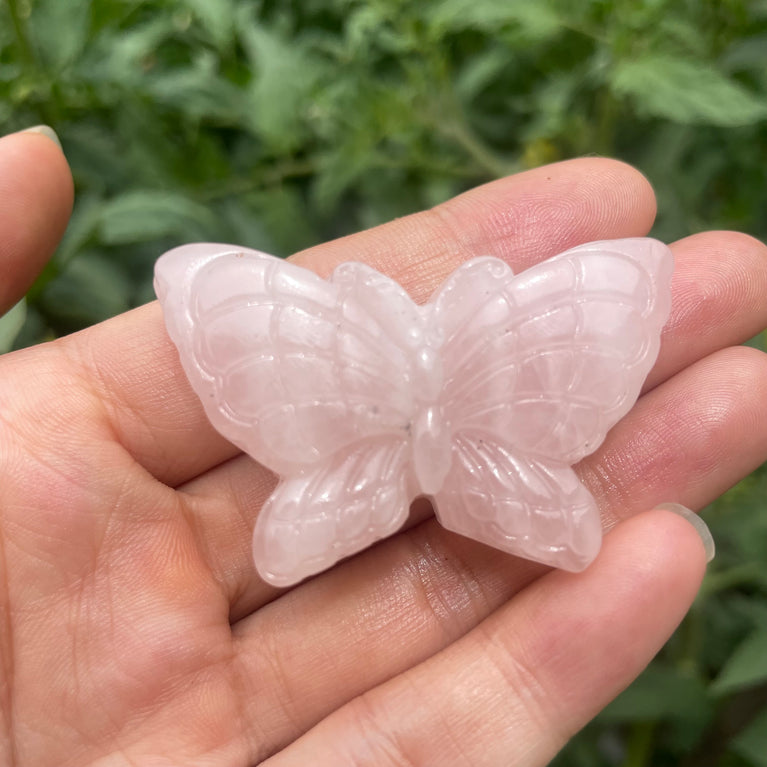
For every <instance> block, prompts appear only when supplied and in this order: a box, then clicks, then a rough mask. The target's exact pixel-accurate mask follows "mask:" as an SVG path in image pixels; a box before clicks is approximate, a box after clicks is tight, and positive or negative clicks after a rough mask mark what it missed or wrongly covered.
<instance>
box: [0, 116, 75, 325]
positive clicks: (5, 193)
mask: <svg viewBox="0 0 767 767" xmlns="http://www.w3.org/2000/svg"><path fill="white" fill-rule="evenodd" d="M73 200H74V183H73V180H72V173H71V171H70V169H69V164H68V163H67V160H66V157H65V156H64V153H63V152H62V151H61V147H60V145H59V144H58V142H57V141H54V140H52V138H51V136H50V134H49V131H47V130H42V128H41V127H40V126H37V127H36V128H35V129H33V130H28V131H22V132H19V133H12V134H10V135H8V136H4V137H2V138H0V265H1V267H2V270H3V273H4V275H6V277H5V279H4V280H3V282H2V285H0V313H1V312H2V311H3V310H5V309H7V308H8V307H9V306H12V305H13V304H14V303H16V301H18V300H19V298H21V296H22V295H23V294H24V293H25V291H26V290H27V289H28V288H29V286H30V285H31V284H32V282H33V281H34V279H35V277H36V276H37V274H38V273H39V272H40V270H41V269H42V267H43V265H44V264H45V263H46V261H47V260H48V258H50V256H51V255H52V253H53V251H54V250H55V248H56V246H57V245H58V243H59V240H60V239H61V237H62V235H63V234H64V230H65V229H66V226H67V223H68V221H69V216H70V213H71V212H72V205H73Z"/></svg>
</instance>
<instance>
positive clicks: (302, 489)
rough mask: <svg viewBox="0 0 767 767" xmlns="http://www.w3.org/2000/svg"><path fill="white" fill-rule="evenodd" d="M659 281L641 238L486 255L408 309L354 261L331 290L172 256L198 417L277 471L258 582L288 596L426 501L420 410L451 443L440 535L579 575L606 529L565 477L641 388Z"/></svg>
mask: <svg viewBox="0 0 767 767" xmlns="http://www.w3.org/2000/svg"><path fill="white" fill-rule="evenodd" d="M672 270H673V259H672V256H671V253H670V251H669V250H668V248H666V247H665V246H664V245H663V244H662V243H659V242H657V241H655V240H648V239H636V240H616V241H608V242H598V243H590V244H588V245H583V246H579V247H576V248H573V249H571V250H569V251H567V252H565V253H563V254H561V255H560V256H557V257H556V258H554V259H551V260H549V261H547V262H545V263H542V264H539V265H538V266H535V267H533V268H531V269H529V270H527V271H525V272H523V273H522V274H521V275H519V276H514V275H513V274H512V272H511V270H510V269H509V268H508V267H507V266H506V265H505V264H504V263H503V262H501V261H499V260H497V259H493V258H479V259H475V260H473V261H470V262H468V263H466V264H464V265H463V266H462V267H460V268H459V269H458V270H456V272H454V273H453V275H452V276H451V277H450V278H449V279H448V280H447V282H446V283H445V284H444V285H443V287H442V288H441V289H440V290H439V291H437V293H436V294H435V296H434V297H433V298H432V301H431V302H430V303H429V304H428V305H427V306H425V307H417V306H415V305H414V304H413V302H412V301H411V300H410V298H409V297H408V296H407V294H406V293H405V291H404V290H403V289H402V288H401V287H400V286H399V285H397V284H396V283H394V282H393V281H392V280H390V279H389V278H387V277H385V276H384V275H381V274H379V273H378V272H375V271H374V270H372V269H370V268H369V267H366V266H364V265H362V264H356V263H347V264H342V265H341V266H339V267H338V268H337V269H336V271H335V272H334V273H333V275H332V277H331V278H330V279H329V280H327V281H326V280H322V279H320V278H319V277H318V276H316V275H315V274H313V273H312V272H310V271H308V270H305V269H302V268H300V267H297V266H295V265H293V264H290V263H288V262H284V261H282V260H280V259H275V258H273V257H272V256H268V255H266V254H264V253H259V252H258V251H251V250H246V249H242V248H237V247H233V246H227V245H210V244H200V245H190V246H185V247H182V248H177V249H176V250H174V251H171V252H169V253H167V254H165V255H164V256H163V257H162V258H161V259H160V260H159V261H158V263H157V267H156V270H155V273H156V280H155V285H156V290H157V294H158V297H159V298H160V301H161V303H162V304H163V309H164V314H165V320H166V325H167V327H168V332H169V334H170V336H171V338H172V339H173V341H174V342H175V343H176V345H177V347H178V348H179V353H180V357H181V361H182V364H183V366H184V369H185V371H186V373H187V375H188V377H189V380H190V381H191V383H192V386H193V387H194V389H195V391H196V392H197V394H198V395H199V396H200V399H201V400H202V402H203V405H204V407H205V409H206V412H207V414H208V416H209V418H210V420H211V422H212V423H213V424H214V426H216V428H218V430H219V431H220V432H221V433H222V434H224V436H226V437H227V438H228V439H230V440H231V441H232V442H234V443H235V444H236V445H238V446H239V447H240V448H241V449H243V450H244V451H245V452H247V453H249V454H250V455H251V456H253V457H254V458H255V459H256V460H258V461H259V462H261V463H262V464H264V465H265V466H267V467H268V468H270V469H272V470H273V471H275V472H277V473H279V474H280V475H281V476H282V481H281V483H280V484H279V486H278V487H277V489H276V490H275V492H274V493H273V494H272V496H271V498H270V499H269V500H268V502H267V503H266V505H265V506H264V508H263V509H262V511H261V513H260V515H259V517H258V521H257V524H256V529H255V531H254V541H253V546H254V556H255V560H256V564H257V567H258V569H259V571H260V573H261V575H262V576H263V577H264V578H265V579H266V580H268V581H269V582H271V583H273V584H275V585H280V586H286V585H290V584H292V583H295V582H297V581H298V580H301V579H302V578H305V577H307V576H309V575H312V574H314V573H316V572H319V571H320V570H323V569H325V568H327V567H329V566H331V565H332V564H333V563H334V562H336V561H338V560H339V559H341V558H343V557H346V556H349V555H351V554H353V553H355V552H356V551H359V550H360V549H362V548H364V547H366V546H368V545H370V544H371V543H373V542H374V541H376V540H378V539H379V538H382V537H384V536H386V535H389V534H390V533H392V532H394V531H395V530H396V529H398V528H399V527H400V525H401V524H402V523H403V521H404V519H405V518H406V516H407V512H408V507H409V504H410V502H411V501H412V499H413V497H414V496H415V495H416V494H417V493H418V492H419V491H418V487H417V481H416V480H415V474H414V471H413V450H414V447H413V441H412V439H411V433H410V430H411V425H412V424H413V423H414V419H416V420H417V417H418V415H419V413H422V412H424V410H423V408H424V407H429V408H430V410H429V412H431V411H432V410H434V408H432V405H435V406H436V410H434V412H438V413H439V417H440V418H443V419H444V420H445V422H446V426H447V431H446V432H445V433H446V434H449V435H451V436H450V439H451V443H449V444H451V447H450V448H449V449H450V450H451V455H452V459H451V460H452V465H451V467H450V471H449V472H448V475H447V478H446V479H445V481H444V484H443V486H442V488H441V489H440V490H439V491H438V492H437V493H436V495H435V496H434V498H433V500H434V503H435V510H436V513H437V516H438V518H439V519H440V521H441V522H442V524H443V525H444V526H445V527H447V528H449V529H451V530H454V531H456V532H458V533H462V534H464V535H468V536H470V537H472V538H475V539H477V540H480V541H483V542H485V543H487V544H489V545H492V546H495V547H497V548H501V549H503V550H505V551H508V552H510V553H512V554H516V555H519V556H523V557H526V558H528V559H534V560H536V561H540V562H544V563H546V564H550V565H554V566H556V567H563V568H565V569H570V570H579V569H582V568H583V567H585V566H586V565H587V564H588V563H589V562H591V560H592V559H593V557H594V556H596V553H597V551H598V549H599V545H600V541H601V525H600V519H599V512H598V509H597V507H596V504H595V502H594V499H593V498H592V497H591V495H590V494H589V493H588V491H587V490H586V489H585V488H584V487H583V486H582V485H581V483H580V482H579V481H578V479H577V477H576V474H575V472H574V471H573V470H572V469H571V468H570V467H571V466H572V465H573V464H574V463H576V462H577V461H578V460H580V459H581V458H582V457H583V456H585V455H587V454H589V453H591V452H592V451H593V450H595V449H596V448H597V447H598V446H599V445H600V444H601V443H602V441H603V440H604V437H605V435H606V433H607V431H608V430H609V429H610V428H611V427H612V426H613V425H614V424H615V423H616V422H617V421H618V420H619V419H620V418H621V417H622V416H623V415H624V414H625V413H626V412H627V411H628V410H629V408H630V407H631V406H632V405H633V403H634V401H635V400H636V398H637V396H638V395H639V392H640V388H641V386H642V383H643V381H644V379H645V377H646V375H647V373H648V372H649V370H650V368H651V367H652V365H653V363H654V362H655V359H656V357H657V354H658V349H659V343H660V341H659V338H660V330H661V328H662V326H663V324H664V323H665V321H666V318H667V316H668V313H669V309H670V289H669V284H670V278H671V273H672ZM427 338H428V339H429V340H428V344H429V349H430V352H429V354H430V355H432V354H433V353H435V352H436V353H437V355H438V356H439V358H440V359H439V362H438V363H433V362H429V363H428V364H438V365H439V369H441V371H442V376H443V379H442V380H443V385H442V391H441V394H439V395H437V397H438V402H436V403H432V402H431V400H429V402H427V403H426V405H425V404H424V403H425V402H426V400H424V392H423V391H420V390H418V389H419V387H422V386H423V385H424V381H426V380H429V381H431V382H432V383H433V382H434V381H435V380H438V379H435V378H433V377H432V378H429V379H424V378H423V375H424V368H423V365H424V364H426V363H425V362H424V360H426V359H427V357H423V356H421V357H419V356H418V355H419V354H420V352H419V350H420V349H423V348H425V347H424V344H425V343H427V341H426V340H425V339H427ZM435 339H437V340H436V341H435ZM435 344H436V346H435ZM431 359H432V356H428V360H431ZM419 365H420V366H421V367H420V369H419ZM428 375H431V374H428ZM429 385H430V386H431V383H430V384H429ZM435 391H436V390H435ZM431 396H432V395H431V394H429V395H428V397H431ZM428 397H427V399H428ZM419 408H420V410H419ZM445 444H446V445H447V444H448V443H445ZM434 447H435V449H436V448H437V447H438V445H436V444H435V446H434ZM448 458H449V459H450V454H448Z"/></svg>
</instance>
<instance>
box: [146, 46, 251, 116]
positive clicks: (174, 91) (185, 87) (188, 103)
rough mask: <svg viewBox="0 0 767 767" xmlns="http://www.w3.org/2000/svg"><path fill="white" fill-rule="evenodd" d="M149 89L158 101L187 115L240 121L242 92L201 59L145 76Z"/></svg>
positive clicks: (243, 95)
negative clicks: (182, 66)
mask: <svg viewBox="0 0 767 767" xmlns="http://www.w3.org/2000/svg"><path fill="white" fill-rule="evenodd" d="M146 87H147V90H148V92H149V93H150V94H151V95H152V96H153V97H154V99H155V100H156V102H157V103H159V104H165V105H166V106H169V107H173V108H174V109H178V110H179V111H180V112H182V113H183V114H184V115H185V116H187V117H192V118H195V119H199V118H213V119H216V120H218V121H219V122H224V123H233V124H237V123H239V121H240V119H242V117H243V105H244V103H245V100H246V96H245V94H243V93H241V92H240V91H239V89H238V88H236V87H235V86H234V85H232V84H231V83H230V82H229V81H227V80H225V79H224V78H223V77H220V76H219V75H218V74H217V73H216V72H215V71H212V70H211V69H210V68H209V67H208V66H207V64H206V63H203V60H199V63H198V65H197V66H194V67H185V68H179V69H172V70H170V71H164V72H161V73H158V74H156V75H153V76H151V77H149V78H147V79H146Z"/></svg>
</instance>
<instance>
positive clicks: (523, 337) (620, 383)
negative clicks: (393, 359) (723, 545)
mask: <svg viewBox="0 0 767 767" xmlns="http://www.w3.org/2000/svg"><path fill="white" fill-rule="evenodd" d="M672 270H673V260H672V256H671V253H670V251H669V250H668V249H667V248H666V247H665V246H664V245H662V244H661V243H658V242H656V241H654V240H628V241H626V240H623V241H614V242H599V243H590V244H589V245H585V246H580V247H577V248H573V249H572V250H569V251H567V252H565V253H563V254H562V255H560V256H558V257H556V258H555V259H552V260H550V261H548V262H544V263H542V264H539V265H538V266H536V267H533V268H532V269H530V270H528V271H526V272H524V273H522V274H521V275H519V276H517V277H514V276H513V275H512V274H511V271H510V270H509V269H508V267H506V266H505V265H504V264H503V263H502V262H500V261H497V260H496V259H477V260H475V261H472V262H469V263H468V264H466V265H464V267H462V268H461V269H459V270H458V271H457V272H456V273H454V275H453V277H452V278H451V279H450V280H448V282H447V283H446V284H445V286H444V287H443V288H442V290H441V291H440V293H439V294H438V296H437V297H436V301H435V321H436V322H437V325H438V327H440V328H441V330H442V333H443V334H444V338H445V341H444V346H443V364H444V370H445V379H446V381H445V387H444V392H443V399H442V403H441V404H442V407H443V412H444V413H445V414H446V417H447V418H448V419H449V421H450V427H451V431H452V433H453V439H454V444H453V463H452V467H451V471H450V473H449V474H448V477H447V479H446V481H445V483H444V486H443V487H442V490H441V491H440V492H439V493H438V494H437V495H436V498H435V506H436V509H437V514H438V516H439V518H440V521H441V522H442V523H443V524H444V525H445V527H447V528H449V529H452V530H455V531H456V532H459V533H462V534H465V535H469V536H470V537H472V538H476V539H478V540H482V541H484V542H486V543H489V544H491V545H494V546H496V547H498V548H502V549H504V550H506V551H509V552H510V553H513V554H517V555H520V556H523V557H526V558H529V559H535V560H537V561H541V562H544V563H546V564H550V565H554V566H557V567H563V568H565V569H570V570H579V569H582V568H583V567H585V566H586V565H587V564H588V563H589V562H590V561H591V560H592V559H593V557H594V556H595V555H596V552H597V551H598V548H599V544H600V541H601V524H600V517H599V511H598V508H597V506H596V503H595V502H594V499H593V498H592V496H591V495H590V494H589V492H588V491H587V490H586V489H585V488H584V487H583V486H582V485H581V483H580V482H579V481H578V479H577V477H576V475H575V473H574V472H573V471H572V469H570V466H571V465H572V464H574V463H575V462H577V461H578V460H580V458H582V457H583V456H584V455H587V454H588V453H590V452H592V451H593V450H595V449H596V448H597V447H598V446H599V445H600V444H601V443H602V441H603V440H604V437H605V435H606V434H607V431H608V430H609V429H610V428H611V427H612V426H613V425H614V424H615V423H616V422H617V421H618V420H619V419H620V418H621V417H622V416H623V415H624V414H625V413H626V412H627V411H628V410H629V409H630V407H631V406H632V405H633V403H634V401H635V400H636V398H637V396H638V395H639V391H640V389H641V386H642V383H643V381H644V379H645V377H646V375H647V373H648V372H649V370H650V368H651V367H652V365H653V363H654V361H655V359H656V357H657V353H658V348H659V343H660V341H659V337H660V330H661V328H662V326H663V324H664V323H665V320H666V318H667V315H668V312H669V308H670V290H669V285H670V278H671V273H672Z"/></svg>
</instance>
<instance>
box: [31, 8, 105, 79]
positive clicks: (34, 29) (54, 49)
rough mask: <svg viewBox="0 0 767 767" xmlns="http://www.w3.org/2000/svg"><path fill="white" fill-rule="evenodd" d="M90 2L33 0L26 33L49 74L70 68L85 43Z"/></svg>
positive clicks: (88, 24)
mask: <svg viewBox="0 0 767 767" xmlns="http://www.w3.org/2000/svg"><path fill="white" fill-rule="evenodd" d="M91 4H92V0H67V2H61V0H37V1H36V2H35V3H33V4H32V8H31V13H30V15H29V21H28V25H29V27H28V28H29V33H30V37H31V38H32V40H33V42H34V46H35V48H36V49H37V51H38V55H39V56H40V58H41V59H42V60H43V61H45V62H46V64H47V65H48V66H49V67H50V69H51V70H52V71H53V72H56V73H57V72H58V71H59V70H60V69H62V68H63V67H65V66H67V65H68V64H71V63H72V62H73V61H74V60H75V59H76V58H77V57H78V56H79V55H80V54H81V53H82V51H83V49H84V48H85V46H86V43H87V40H88V31H89V28H90V13H91Z"/></svg>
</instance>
